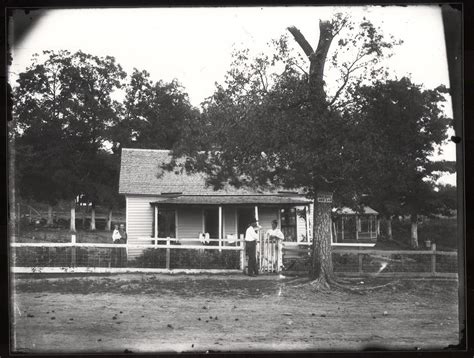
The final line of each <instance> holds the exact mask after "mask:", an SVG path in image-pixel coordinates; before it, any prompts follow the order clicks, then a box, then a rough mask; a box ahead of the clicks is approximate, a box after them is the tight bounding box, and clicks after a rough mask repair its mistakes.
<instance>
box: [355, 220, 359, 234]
mask: <svg viewBox="0 0 474 358" xmlns="http://www.w3.org/2000/svg"><path fill="white" fill-rule="evenodd" d="M355 218H356V219H355V224H356V240H359V216H358V215H356V216H355Z"/></svg>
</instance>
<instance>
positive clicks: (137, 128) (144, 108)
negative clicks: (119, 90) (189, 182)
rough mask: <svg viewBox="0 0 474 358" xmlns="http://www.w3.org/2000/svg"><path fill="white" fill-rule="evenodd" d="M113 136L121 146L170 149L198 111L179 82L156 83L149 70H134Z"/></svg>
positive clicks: (114, 145) (114, 147)
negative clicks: (184, 124) (184, 122)
mask: <svg viewBox="0 0 474 358" xmlns="http://www.w3.org/2000/svg"><path fill="white" fill-rule="evenodd" d="M118 112H119V114H120V115H119V116H117V117H116V121H115V123H114V126H113V128H112V130H111V131H110V138H111V141H112V143H113V148H112V149H113V151H114V152H118V151H119V149H120V148H124V147H131V148H147V149H170V148H171V147H172V146H173V144H174V143H175V142H176V141H177V140H178V138H179V136H180V128H181V126H182V123H183V121H185V120H189V119H190V118H194V117H195V116H196V114H197V112H196V110H195V109H193V108H192V106H191V104H190V103H189V99H188V95H187V94H186V93H185V92H184V90H183V88H182V86H181V85H180V84H179V83H178V81H176V80H174V81H172V82H170V83H165V82H163V81H158V82H155V83H154V82H153V81H151V80H150V74H149V73H148V72H146V71H138V70H136V69H135V70H134V71H133V73H132V75H131V76H130V80H129V82H128V83H127V85H126V87H125V99H124V101H123V104H122V105H121V106H120V108H119V110H118Z"/></svg>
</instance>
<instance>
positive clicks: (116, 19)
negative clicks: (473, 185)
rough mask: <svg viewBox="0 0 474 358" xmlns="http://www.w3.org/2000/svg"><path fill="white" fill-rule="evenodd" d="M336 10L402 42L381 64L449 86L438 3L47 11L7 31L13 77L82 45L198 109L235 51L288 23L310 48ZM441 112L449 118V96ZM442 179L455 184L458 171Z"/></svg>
mask: <svg viewBox="0 0 474 358" xmlns="http://www.w3.org/2000/svg"><path fill="white" fill-rule="evenodd" d="M335 10H336V11H345V12H348V13H350V14H351V16H353V17H354V18H356V19H357V18H361V17H362V16H366V17H367V18H368V19H369V20H370V21H372V22H373V23H374V24H375V25H378V26H380V27H381V28H382V29H383V31H384V33H386V34H391V35H393V36H394V37H395V38H397V39H401V40H403V44H402V45H400V46H397V48H396V49H395V51H394V55H393V56H392V57H391V58H390V59H388V60H387V61H386V62H385V65H386V66H387V67H388V68H389V69H390V71H391V73H392V74H393V75H396V76H397V77H399V78H400V77H402V76H406V75H409V76H410V77H411V79H412V81H414V82H415V83H419V84H423V85H424V87H426V88H435V87H437V86H438V85H440V84H444V85H446V86H447V87H449V77H448V67H447V60H446V49H445V44H444V34H443V24H442V18H441V11H440V9H439V7H437V6H415V5H413V6H406V7H401V6H400V7H396V6H387V7H380V6H367V7H362V6H360V7H338V8H334V7H316V6H306V7H263V8H261V7H248V8H245V7H239V8H219V7H215V8H146V9H144V8H122V9H112V8H106V9H58V10H48V11H46V12H45V13H44V16H42V17H41V18H40V19H39V21H38V22H37V23H36V24H35V25H34V26H33V27H32V28H31V29H30V31H29V32H28V33H27V34H26V36H24V37H23V38H22V40H21V41H18V39H17V38H15V31H12V33H13V34H12V39H11V42H10V43H12V44H13V46H12V47H13V48H12V54H13V63H12V66H11V67H10V80H11V81H12V82H14V81H15V78H16V76H17V74H18V73H20V72H22V71H23V70H25V68H26V67H27V66H28V65H29V63H30V62H31V57H32V55H33V54H34V53H41V52H42V51H43V50H61V49H66V50H69V51H71V52H75V51H78V50H82V51H83V52H86V53H90V54H93V55H99V56H107V55H110V56H114V57H115V58H116V60H117V62H118V63H119V64H121V66H122V67H123V68H124V70H125V71H126V72H127V73H131V72H132V70H133V68H137V69H139V70H147V71H148V72H149V73H150V75H151V79H152V80H154V81H158V80H164V81H167V82H168V81H171V80H173V79H178V81H179V82H180V83H181V84H182V85H183V87H184V88H185V90H186V92H187V93H188V94H189V98H190V101H191V103H192V104H193V105H194V106H196V107H199V106H200V103H201V102H202V101H203V100H204V99H205V98H206V97H208V96H210V95H212V93H213V91H214V89H215V83H216V82H218V83H222V82H223V80H224V76H225V73H226V71H227V70H228V69H229V65H230V62H231V53H232V50H233V49H234V48H236V49H239V48H249V49H250V50H251V52H252V53H257V52H260V51H262V49H265V45H266V43H268V42H269V41H270V40H272V39H277V38H279V37H280V36H281V35H283V34H285V33H286V34H288V32H287V31H286V28H287V27H288V26H292V25H294V26H296V27H298V28H299V29H300V30H301V32H302V33H303V34H304V35H305V36H306V38H307V40H308V41H309V42H310V43H311V45H312V46H313V48H315V47H316V45H317V41H318V38H319V28H318V22H319V19H327V18H329V17H330V16H331V14H333V13H334V11H335ZM22 16H23V17H24V16H25V15H24V14H23V12H18V13H16V14H15V15H14V16H13V23H14V22H15V19H17V20H16V21H17V22H18V21H19V19H20V17H22ZM13 25H14V24H13ZM14 29H15V27H14V26H13V30H14ZM291 41H292V40H291ZM292 44H294V50H295V51H300V50H299V48H298V45H296V44H295V43H294V42H292ZM326 82H328V81H326ZM329 82H331V81H329ZM12 84H13V83H12ZM445 111H446V114H447V115H448V116H452V110H451V102H450V101H449V100H448V102H447V103H446V110H445ZM443 151H444V154H443V155H441V156H437V157H436V158H441V159H447V160H455V158H456V156H455V145H454V143H452V142H450V143H448V144H447V145H445V146H443ZM441 181H442V182H446V183H450V184H455V175H450V176H445V177H443V179H442V180H441Z"/></svg>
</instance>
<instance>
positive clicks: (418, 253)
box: [283, 243, 458, 278]
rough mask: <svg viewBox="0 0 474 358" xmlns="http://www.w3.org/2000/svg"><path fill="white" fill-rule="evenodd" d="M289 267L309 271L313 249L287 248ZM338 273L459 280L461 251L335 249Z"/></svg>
mask: <svg viewBox="0 0 474 358" xmlns="http://www.w3.org/2000/svg"><path fill="white" fill-rule="evenodd" d="M286 244H287V243H285V246H286V247H287V250H286V251H284V252H283V261H284V264H285V267H286V268H287V269H289V270H290V271H302V270H308V269H309V264H310V263H309V258H310V246H309V245H307V244H306V243H292V244H290V245H286ZM332 260H333V266H334V271H335V273H336V274H337V275H340V276H349V277H363V276H377V277H443V278H447V277H449V278H456V277H457V271H458V264H457V252H453V251H437V250H436V244H432V246H431V249H430V250H375V249H358V250H357V249H341V248H333V250H332Z"/></svg>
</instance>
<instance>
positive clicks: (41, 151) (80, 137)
mask: <svg viewBox="0 0 474 358" xmlns="http://www.w3.org/2000/svg"><path fill="white" fill-rule="evenodd" d="M124 77H125V73H124V72H123V71H122V69H121V67H120V66H119V65H117V64H116V63H115V59H114V58H113V57H109V56H107V57H105V58H100V57H97V56H92V55H88V54H85V53H83V52H81V51H79V52H77V53H75V54H71V53H70V52H68V51H59V52H53V51H44V52H43V56H42V59H40V57H39V56H38V55H35V56H34V58H33V61H32V64H31V66H29V67H28V68H27V69H26V71H25V72H23V73H21V74H20V75H19V78H18V80H17V82H18V86H17V87H16V88H15V89H14V96H15V106H14V116H15V119H16V121H17V126H16V130H17V133H18V135H17V136H18V139H17V143H16V147H17V148H16V149H17V158H16V159H17V163H21V165H20V164H19V165H18V166H19V168H20V173H19V177H18V178H19V181H20V185H18V186H19V187H21V188H25V189H24V190H29V194H28V195H31V197H34V198H37V199H38V200H41V201H46V202H49V203H55V202H56V201H57V200H59V199H64V200H68V201H70V202H71V226H70V229H71V230H72V231H75V205H76V202H75V199H76V197H77V196H78V195H80V194H83V193H86V192H87V187H88V184H89V183H90V182H91V181H92V180H93V178H94V175H93V172H92V171H91V163H93V162H94V161H95V160H96V157H97V154H98V152H99V150H100V148H102V147H103V145H104V141H105V140H106V132H107V130H108V128H109V127H110V126H111V125H112V123H114V117H115V115H116V113H115V111H114V108H116V107H117V104H116V103H114V101H113V100H112V99H111V96H110V95H111V93H112V92H113V91H114V90H115V89H117V88H119V87H120V86H121V80H122V79H123V78H124ZM35 178H36V179H44V180H35ZM29 185H30V186H29ZM26 188H28V189H26ZM45 195H46V196H48V198H44V196H45Z"/></svg>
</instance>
